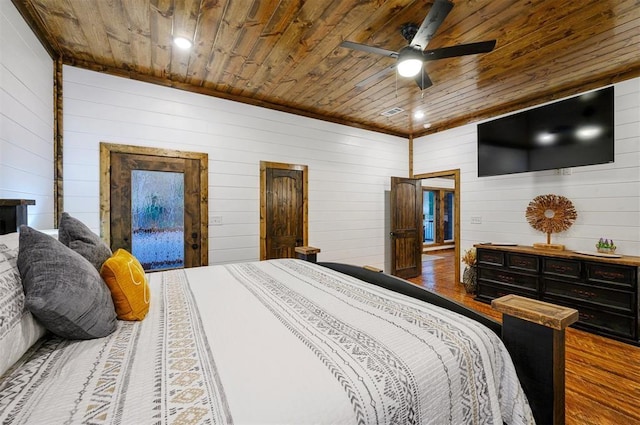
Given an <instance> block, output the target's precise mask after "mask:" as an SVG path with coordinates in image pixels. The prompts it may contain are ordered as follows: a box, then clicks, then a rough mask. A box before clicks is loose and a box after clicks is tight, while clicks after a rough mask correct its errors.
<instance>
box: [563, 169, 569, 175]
mask: <svg viewBox="0 0 640 425" xmlns="http://www.w3.org/2000/svg"><path fill="white" fill-rule="evenodd" d="M562 174H563V175H565V176H570V175H571V168H563V169H562Z"/></svg>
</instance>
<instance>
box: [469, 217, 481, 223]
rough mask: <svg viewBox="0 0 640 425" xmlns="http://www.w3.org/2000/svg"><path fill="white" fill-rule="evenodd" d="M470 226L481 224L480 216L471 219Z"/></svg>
mask: <svg viewBox="0 0 640 425" xmlns="http://www.w3.org/2000/svg"><path fill="white" fill-rule="evenodd" d="M471 224H482V217H480V216H473V217H471Z"/></svg>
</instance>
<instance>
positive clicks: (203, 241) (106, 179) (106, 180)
mask: <svg viewBox="0 0 640 425" xmlns="http://www.w3.org/2000/svg"><path fill="white" fill-rule="evenodd" d="M114 152H116V153H127V154H139V155H153V156H162V157H168V158H183V159H195V160H199V162H200V195H201V199H200V235H201V238H200V246H201V249H200V252H201V253H200V255H201V264H203V265H206V264H209V156H208V155H207V154H206V153H201V152H185V151H177V150H172V149H158V148H149V147H143V146H130V145H121V144H116V143H107V142H100V236H101V237H102V239H103V240H104V241H105V242H106V243H107V245H111V241H110V234H111V212H110V206H111V190H110V187H111V153H114Z"/></svg>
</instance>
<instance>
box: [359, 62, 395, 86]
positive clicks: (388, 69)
mask: <svg viewBox="0 0 640 425" xmlns="http://www.w3.org/2000/svg"><path fill="white" fill-rule="evenodd" d="M394 69H396V64H393V65H391V66H388V67H386V68H384V69H383V70H382V71H378V72H376V73H375V74H373V75H372V76H370V77H367V78H365V79H364V80H362V81H360V82H359V83H358V84H356V87H357V88H362V87H365V86H367V85H369V83H371V82H373V81H376V80H379V79H381V78H382V77H385V76H386V75H387V74H389V73H390V72H391V71H393V70H394Z"/></svg>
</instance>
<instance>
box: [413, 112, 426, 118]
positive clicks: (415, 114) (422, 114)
mask: <svg viewBox="0 0 640 425" xmlns="http://www.w3.org/2000/svg"><path fill="white" fill-rule="evenodd" d="M413 117H414V118H415V119H417V120H419V119H422V118H424V112H423V111H416V112H414V113H413Z"/></svg>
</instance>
